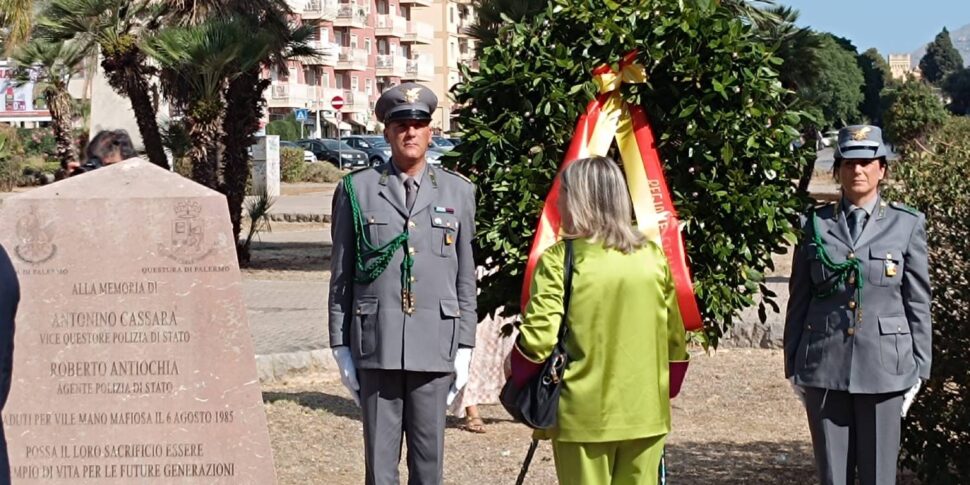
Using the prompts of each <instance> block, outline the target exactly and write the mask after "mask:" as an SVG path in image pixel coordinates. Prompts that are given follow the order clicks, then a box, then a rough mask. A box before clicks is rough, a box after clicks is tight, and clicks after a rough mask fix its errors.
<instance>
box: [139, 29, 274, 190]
mask: <svg viewBox="0 0 970 485" xmlns="http://www.w3.org/2000/svg"><path fill="white" fill-rule="evenodd" d="M270 41H271V39H269V38H268V35H266V33H265V32H260V31H258V30H255V29H254V26H253V23H252V22H250V21H248V20H246V19H241V18H230V19H226V20H211V21H208V22H204V23H202V24H199V25H193V26H187V27H167V28H165V29H162V30H160V31H159V32H157V33H156V34H154V35H152V36H150V37H148V38H147V39H145V41H144V42H142V46H141V49H143V50H144V52H146V53H148V54H149V55H150V56H151V58H152V60H154V61H155V62H157V63H158V64H159V65H160V66H162V72H161V78H162V86H163V89H164V91H165V94H166V95H167V96H168V97H169V98H171V99H172V100H173V101H174V102H176V103H177V104H178V105H179V106H180V107H181V108H182V110H183V112H184V113H185V124H186V126H187V127H188V132H189V136H190V137H191V139H192V148H191V149H189V153H188V156H189V159H190V160H191V161H192V178H193V179H194V180H195V181H196V182H199V183H201V184H203V185H205V186H207V187H210V188H212V189H218V188H219V177H218V175H219V159H218V146H217V142H218V141H220V139H221V134H222V123H223V119H224V117H225V113H226V100H225V93H226V89H227V88H228V86H229V83H230V82H231V81H232V80H233V79H234V78H236V77H238V76H239V75H240V74H241V73H243V72H246V71H248V70H249V69H250V68H252V67H253V66H256V65H258V64H259V62H260V61H261V60H262V59H263V57H264V56H265V54H266V52H267V50H268V46H269V44H270Z"/></svg>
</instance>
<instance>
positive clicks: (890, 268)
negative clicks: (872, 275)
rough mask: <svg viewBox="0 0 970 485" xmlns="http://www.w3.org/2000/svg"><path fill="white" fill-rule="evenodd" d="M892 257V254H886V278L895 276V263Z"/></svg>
mask: <svg viewBox="0 0 970 485" xmlns="http://www.w3.org/2000/svg"><path fill="white" fill-rule="evenodd" d="M892 257H893V255H892V253H886V276H896V263H894V262H893V260H892Z"/></svg>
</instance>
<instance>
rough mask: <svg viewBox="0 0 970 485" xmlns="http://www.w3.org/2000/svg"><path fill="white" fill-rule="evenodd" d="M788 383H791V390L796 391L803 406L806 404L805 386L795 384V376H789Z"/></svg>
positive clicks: (796, 395)
mask: <svg viewBox="0 0 970 485" xmlns="http://www.w3.org/2000/svg"><path fill="white" fill-rule="evenodd" d="M788 383H789V384H791V390H792V392H794V393H795V397H797V398H798V400H799V401H801V402H802V406H805V388H804V387H802V386H799V385H798V384H795V376H791V377H789V378H788Z"/></svg>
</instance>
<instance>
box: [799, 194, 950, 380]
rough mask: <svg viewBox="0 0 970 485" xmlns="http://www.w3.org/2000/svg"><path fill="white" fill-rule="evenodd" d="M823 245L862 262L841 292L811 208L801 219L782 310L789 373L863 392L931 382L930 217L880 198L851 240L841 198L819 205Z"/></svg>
mask: <svg viewBox="0 0 970 485" xmlns="http://www.w3.org/2000/svg"><path fill="white" fill-rule="evenodd" d="M815 212H816V214H817V216H818V231H819V235H820V236H821V240H822V244H823V246H824V247H825V250H826V251H828V254H829V256H830V257H831V259H832V262H834V263H842V262H845V261H846V260H847V259H849V258H858V259H859V260H860V261H861V262H862V280H863V281H862V282H861V283H862V294H861V299H860V298H858V293H857V291H856V290H857V285H858V282H855V281H854V279H849V281H846V282H845V284H842V285H839V287H838V288H837V289H836V291H835V293H834V294H832V295H830V296H828V297H825V298H817V297H815V296H813V287H814V288H816V289H818V290H819V291H821V292H825V291H826V290H828V289H830V288H832V285H833V284H837V283H835V282H834V281H833V276H834V275H833V273H832V271H830V270H829V269H828V268H827V267H826V266H825V265H823V264H822V261H821V260H820V259H819V255H818V253H817V251H816V244H815V242H814V241H813V238H812V234H813V231H814V229H813V224H812V217H811V213H809V214H808V215H807V216H803V217H802V221H801V226H802V231H803V239H802V241H801V244H799V245H798V247H797V248H796V249H795V258H794V263H793V265H792V273H791V280H790V283H789V289H790V299H789V300H788V310H787V312H786V315H785V335H784V344H785V376H786V377H791V376H794V381H795V384H798V385H802V386H808V387H818V388H824V389H833V390H840V391H848V392H850V393H858V394H875V393H887V392H895V391H900V390H903V389H907V388H909V387H912V386H913V385H914V384H916V382H917V381H918V380H919V379H924V380H925V379H929V377H930V364H931V347H932V328H931V324H930V281H929V268H928V257H927V249H926V230H925V216H924V215H923V214H922V213H920V212H918V211H916V210H914V209H911V208H909V207H906V206H904V205H901V204H897V203H891V204H890V203H886V202H884V201H882V200H880V201H879V202H878V203H877V205H876V207H875V210H873V213H872V215H871V216H870V218H869V222H868V223H867V224H866V225H865V228H864V229H863V230H862V233H861V234H860V235H859V239H858V240H857V241H856V242H855V243H854V244H853V243H852V242H851V238H850V237H849V229H848V226H847V224H846V221H845V217H844V215H843V214H842V211H841V210H840V208H839V205H838V204H830V205H828V206H825V207H822V208H819V209H817V210H816V211H815Z"/></svg>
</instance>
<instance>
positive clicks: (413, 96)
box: [404, 88, 421, 103]
mask: <svg viewBox="0 0 970 485" xmlns="http://www.w3.org/2000/svg"><path fill="white" fill-rule="evenodd" d="M420 95H421V88H411V89H408V90H406V91H404V101H407V102H408V103H414V102H416V101H417V100H418V97H419V96H420Z"/></svg>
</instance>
